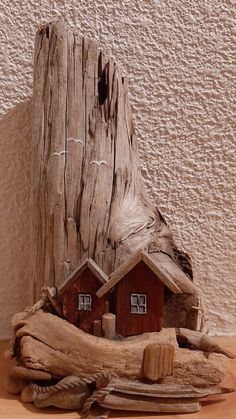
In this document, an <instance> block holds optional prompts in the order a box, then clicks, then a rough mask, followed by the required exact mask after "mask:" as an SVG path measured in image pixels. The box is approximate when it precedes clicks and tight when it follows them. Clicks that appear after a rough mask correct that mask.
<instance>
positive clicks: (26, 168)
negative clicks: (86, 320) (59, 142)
mask: <svg viewBox="0 0 236 419" xmlns="http://www.w3.org/2000/svg"><path fill="white" fill-rule="evenodd" d="M31 115H32V112H31V101H30V100H29V101H27V102H24V103H21V104H19V105H17V106H16V107H15V108H14V109H12V110H11V111H10V112H8V113H7V114H6V115H5V116H3V117H2V119H1V120H0V155H1V164H0V237H1V241H0V266H1V269H0V289H1V292H0V312H1V318H0V339H6V338H8V337H9V336H10V334H11V326H10V324H11V317H12V315H13V314H14V313H15V312H17V311H20V310H22V309H23V308H24V307H25V306H26V305H29V304H31V302H32V297H31V285H30V264H29V246H30V171H31V161H30V159H31V130H32V122H31Z"/></svg>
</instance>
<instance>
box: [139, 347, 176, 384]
mask: <svg viewBox="0 0 236 419" xmlns="http://www.w3.org/2000/svg"><path fill="white" fill-rule="evenodd" d="M174 354H175V348H174V346H172V345H171V344H162V345H160V344H159V343H154V344H150V345H147V346H146V348H145V349H144V352H143V373H144V376H145V377H146V378H148V379H149V380H151V381H157V380H159V379H160V378H164V377H166V376H167V375H171V374H172V373H173V369H174Z"/></svg>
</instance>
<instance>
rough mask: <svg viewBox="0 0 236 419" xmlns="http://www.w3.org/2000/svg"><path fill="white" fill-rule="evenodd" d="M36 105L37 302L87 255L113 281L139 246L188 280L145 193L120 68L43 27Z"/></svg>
mask: <svg viewBox="0 0 236 419" xmlns="http://www.w3.org/2000/svg"><path fill="white" fill-rule="evenodd" d="M33 106H34V112H33V113H34V117H33V140H32V213H33V220H32V241H31V257H30V261H31V266H32V281H33V284H34V295H35V298H38V297H39V295H40V292H41V288H42V286H43V285H46V286H57V287H59V286H60V285H61V284H62V282H63V281H64V279H65V278H66V277H67V275H68V274H70V272H72V271H73V270H74V269H75V268H76V267H77V266H78V265H79V264H80V262H81V261H83V260H84V259H86V258H88V257H91V258H92V259H94V260H95V262H96V263H97V264H98V265H99V266H100V267H101V268H102V269H103V271H104V272H105V273H106V274H107V275H109V274H110V273H111V272H113V271H114V270H115V269H116V268H118V267H119V266H120V265H121V264H122V263H123V262H124V261H126V260H127V258H128V257H129V256H130V255H131V254H133V253H134V252H135V251H137V250H138V249H139V248H140V246H141V247H143V248H149V247H150V248H151V249H152V251H153V249H154V250H155V252H159V251H163V252H165V253H167V254H169V255H170V257H171V258H172V259H173V260H174V261H175V262H176V263H177V265H179V266H180V267H181V268H182V269H183V270H184V271H185V272H187V273H189V274H190V276H191V264H190V262H189V259H188V258H187V256H185V255H184V254H183V253H181V252H179V251H178V249H177V248H176V246H175V245H174V242H173V239H172V234H171V231H170V229H169V228H168V226H167V225H166V223H165V221H164V220H163V218H162V216H161V214H160V213H159V211H158V209H157V208H156V207H155V205H154V204H153V203H152V202H151V200H150V199H149V197H148V195H147V193H146V191H145V188H144V183H143V179H142V176H141V173H140V168H139V158H138V149H137V140H136V136H135V131H134V126H133V121H132V113H131V109H130V104H129V99H128V85H127V81H126V79H125V78H124V77H123V76H122V74H121V72H120V69H119V66H118V65H117V64H116V63H115V62H114V61H113V60H112V59H108V58H106V57H105V56H104V54H103V53H102V52H101V51H99V48H98V46H97V44H96V42H94V41H92V40H90V39H88V38H86V37H84V38H82V37H79V36H78V35H76V34H75V33H74V32H73V30H71V29H69V28H67V27H66V25H65V23H64V22H63V21H59V22H58V23H52V24H48V25H45V26H43V27H42V28H40V30H39V31H38V33H37V35H36V42H35V59H34V88H33ZM193 327H194V326H193Z"/></svg>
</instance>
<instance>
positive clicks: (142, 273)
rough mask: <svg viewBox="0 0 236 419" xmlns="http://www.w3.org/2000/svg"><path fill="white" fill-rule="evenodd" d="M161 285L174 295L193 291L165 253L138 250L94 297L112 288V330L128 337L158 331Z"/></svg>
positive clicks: (191, 284) (160, 325)
mask: <svg viewBox="0 0 236 419" xmlns="http://www.w3.org/2000/svg"><path fill="white" fill-rule="evenodd" d="M165 287H166V288H168V289H169V290H170V291H171V292H172V293H174V294H181V293H187V294H193V293H194V291H195V288H194V285H193V283H192V282H191V280H190V279H189V278H188V277H187V276H186V275H185V273H184V272H183V271H182V270H181V269H180V268H179V267H178V266H177V265H176V264H175V263H174V262H173V261H172V259H171V258H170V257H169V256H168V255H166V254H164V253H160V252H155V253H152V254H149V253H146V252H144V251H139V252H137V253H136V254H135V255H134V256H133V257H132V258H131V259H130V260H129V261H128V263H126V264H125V265H123V266H122V267H121V268H119V269H118V270H117V271H116V272H114V273H113V274H112V275H111V276H110V279H109V281H108V282H107V283H106V284H104V285H103V286H102V287H101V288H100V289H99V291H98V292H97V296H98V297H100V298H104V296H105V295H107V294H108V293H109V292H111V291H112V300H113V307H114V312H115V314H116V332H117V333H118V334H119V335H122V336H131V335H137V334H141V333H144V332H159V331H160V330H161V328H162V322H163V305H164V288H165Z"/></svg>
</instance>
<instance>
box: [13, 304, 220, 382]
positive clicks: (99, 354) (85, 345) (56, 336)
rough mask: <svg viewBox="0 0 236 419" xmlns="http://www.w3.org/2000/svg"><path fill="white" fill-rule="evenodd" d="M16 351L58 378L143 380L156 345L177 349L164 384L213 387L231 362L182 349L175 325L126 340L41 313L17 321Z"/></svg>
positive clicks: (29, 363)
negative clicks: (147, 356) (147, 352)
mask: <svg viewBox="0 0 236 419" xmlns="http://www.w3.org/2000/svg"><path fill="white" fill-rule="evenodd" d="M14 323H15V330H16V331H15V334H16V341H15V346H14V354H15V356H16V357H17V360H18V361H19V362H20V363H21V364H22V366H24V367H26V368H30V369H35V370H42V371H45V372H48V373H50V374H51V375H52V377H58V378H60V377H66V376H69V375H73V374H78V375H81V374H82V375H83V374H96V373H99V372H103V371H110V372H111V373H112V374H117V376H119V377H123V378H131V379H142V378H144V375H143V353H144V349H145V348H146V347H147V346H148V345H149V344H153V343H164V344H166V343H169V344H171V345H173V346H174V347H175V359H174V366H173V374H172V375H171V376H167V377H166V378H164V379H163V381H162V382H163V383H166V384H168V383H169V384H170V383H176V384H189V383H191V384H193V385H196V386H201V387H202V386H210V385H214V384H217V383H219V382H220V381H222V379H223V378H224V375H225V372H226V369H227V366H228V360H227V358H226V357H225V356H224V355H221V354H214V353H211V354H209V357H206V356H205V354H204V353H203V352H201V351H192V350H189V349H181V348H178V345H177V341H176V335H175V330H174V329H163V330H162V331H161V332H159V333H147V334H143V335H139V336H136V337H132V338H126V339H124V340H121V341H111V340H107V339H103V338H99V337H95V336H91V335H88V334H87V333H84V332H82V331H81V330H79V329H77V328H76V327H75V326H73V325H71V324H69V323H68V322H67V321H65V320H63V319H61V318H59V317H57V316H55V315H52V314H49V313H44V312H42V311H39V312H37V313H35V314H33V315H31V316H30V317H28V318H25V319H23V318H20V316H18V320H15V322H14Z"/></svg>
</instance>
